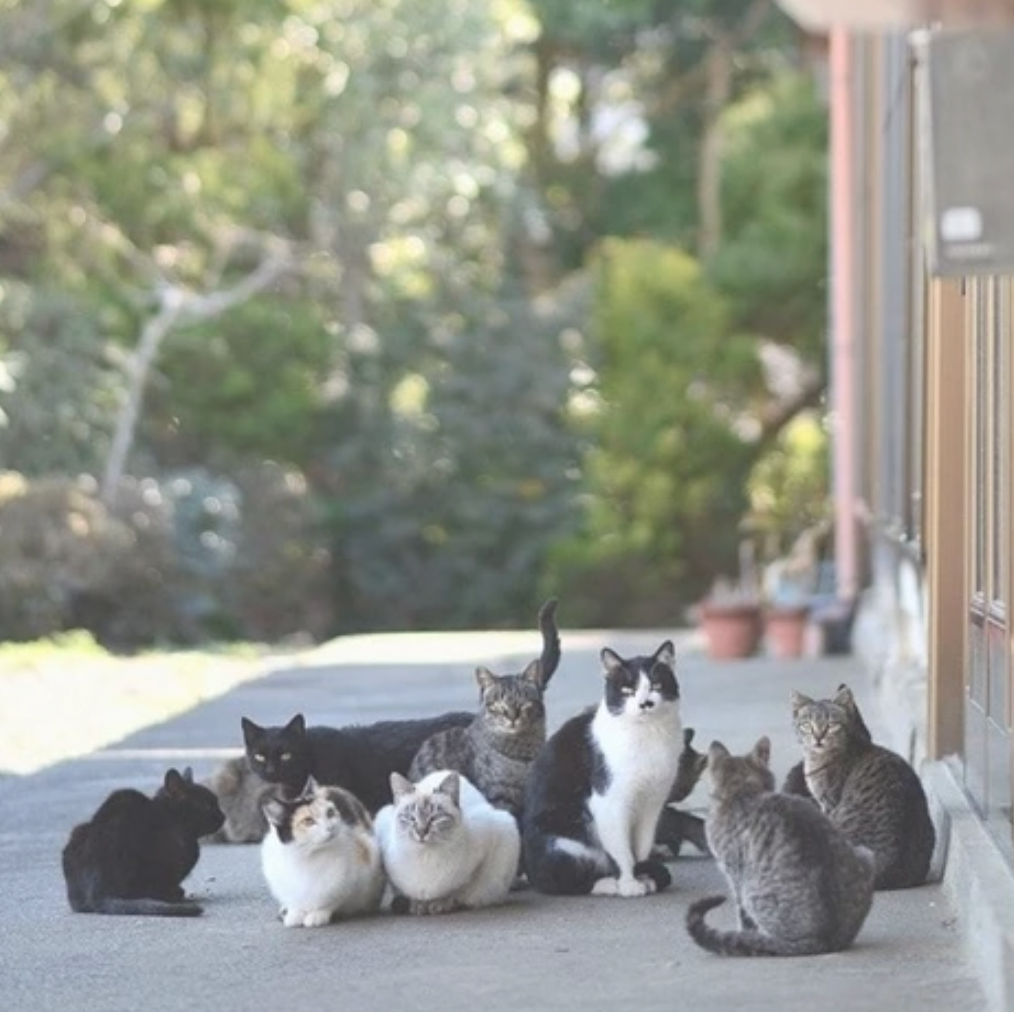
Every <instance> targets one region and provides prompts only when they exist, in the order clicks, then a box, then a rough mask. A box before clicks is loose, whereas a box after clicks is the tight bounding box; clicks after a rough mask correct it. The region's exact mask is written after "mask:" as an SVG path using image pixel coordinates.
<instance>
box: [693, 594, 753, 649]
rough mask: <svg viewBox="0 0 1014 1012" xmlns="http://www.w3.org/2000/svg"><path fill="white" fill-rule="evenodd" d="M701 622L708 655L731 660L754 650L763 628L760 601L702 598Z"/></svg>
mask: <svg viewBox="0 0 1014 1012" xmlns="http://www.w3.org/2000/svg"><path fill="white" fill-rule="evenodd" d="M700 622H701V629H702V631H703V632H704V637H705V640H706V642H707V650H708V656H709V657H713V658H714V659H715V660H732V659H733V658H737V657H750V656H752V655H753V654H755V653H756V652H757V647H758V646H759V644H760V639H761V631H762V626H761V609H760V605H758V604H756V603H753V602H750V601H703V602H702V603H701V605H700Z"/></svg>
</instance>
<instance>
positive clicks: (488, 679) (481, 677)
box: [475, 664, 496, 693]
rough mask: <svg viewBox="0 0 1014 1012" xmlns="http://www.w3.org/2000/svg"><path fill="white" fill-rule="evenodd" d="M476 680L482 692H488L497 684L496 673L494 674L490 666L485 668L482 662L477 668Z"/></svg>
mask: <svg viewBox="0 0 1014 1012" xmlns="http://www.w3.org/2000/svg"><path fill="white" fill-rule="evenodd" d="M475 681H476V684H477V685H478V686H479V691H480V692H483V693H485V692H488V691H489V690H490V689H492V688H493V686H494V685H496V675H494V674H493V672H492V671H490V670H489V668H484V667H483V666H482V665H481V664H480V665H479V667H477V668H476V669H475Z"/></svg>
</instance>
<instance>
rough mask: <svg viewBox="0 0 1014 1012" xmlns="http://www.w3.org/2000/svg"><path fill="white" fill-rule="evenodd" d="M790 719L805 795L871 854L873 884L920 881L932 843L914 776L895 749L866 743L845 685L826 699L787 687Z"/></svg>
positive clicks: (884, 886) (931, 828) (903, 885)
mask: <svg viewBox="0 0 1014 1012" xmlns="http://www.w3.org/2000/svg"><path fill="white" fill-rule="evenodd" d="M792 722H793V725H794V727H795V730H796V736H797V737H798V739H799V742H800V744H801V745H802V747H803V772H804V774H805V778H806V785H807V788H808V789H809V792H810V794H811V795H812V796H813V798H814V800H816V802H817V804H818V805H819V806H820V808H821V810H822V811H823V812H824V813H825V814H826V815H827V816H828V818H830V820H831V821H832V822H833V823H834V824H835V825H836V826H837V827H838V828H839V829H840V830H841V831H842V832H843V833H844V834H845V836H846V837H847V838H848V839H849V840H851V841H852V843H854V844H856V845H862V846H864V847H867V848H868V849H869V850H871V851H872V852H873V854H874V856H875V858H876V870H877V874H876V882H875V885H876V888H877V889H907V888H910V887H912V886H918V885H922V884H923V883H924V882H925V881H926V877H927V875H928V873H929V868H930V861H931V859H932V857H933V848H934V845H935V843H936V830H935V829H934V826H933V820H932V818H931V817H930V813H929V804H928V802H927V799H926V792H925V790H923V786H922V781H921V780H920V779H919V775H918V774H917V773H916V772H915V770H914V769H912V767H911V766H910V765H909V764H908V763H907V762H906V761H905V760H904V759H902V757H901V756H900V755H897V754H896V753H894V752H891V751H890V750H889V749H886V748H883V747H882V746H880V745H875V744H874V743H873V741H872V740H871V738H870V732H869V730H868V729H867V727H866V724H865V723H864V721H863V719H862V716H861V715H860V713H859V709H858V707H857V706H856V702H855V698H854V697H853V695H852V691H851V690H850V689H849V687H848V686H847V685H842V686H841V687H840V688H839V690H838V693H837V695H836V696H835V697H834V699H820V700H814V699H811V698H810V697H809V696H804V695H803V694H802V693H801V692H793V693H792Z"/></svg>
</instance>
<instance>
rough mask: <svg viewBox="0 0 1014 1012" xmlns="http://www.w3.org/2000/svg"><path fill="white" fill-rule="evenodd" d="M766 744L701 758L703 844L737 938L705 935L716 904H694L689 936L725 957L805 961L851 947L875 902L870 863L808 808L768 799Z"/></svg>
mask: <svg viewBox="0 0 1014 1012" xmlns="http://www.w3.org/2000/svg"><path fill="white" fill-rule="evenodd" d="M770 757H771V743H770V742H769V740H768V739H767V738H761V739H760V740H759V741H758V742H757V744H756V745H755V746H754V748H753V751H752V752H750V753H748V754H747V755H745V756H732V755H730V754H729V751H728V749H726V748H725V746H724V745H722V744H721V743H720V742H714V743H712V745H711V749H710V750H709V753H708V772H709V775H710V778H711V799H712V804H711V810H710V812H709V814H708V820H707V833H708V843H709V844H710V845H711V850H712V853H713V854H714V855H715V858H716V860H717V861H718V864H719V867H720V868H721V869H722V871H723V873H724V874H725V877H726V879H727V880H728V883H729V888H730V889H731V891H732V895H733V897H734V899H735V901H736V904H737V907H738V913H739V930H738V931H721V930H718V929H716V928H713V927H710V926H709V925H708V924H707V922H706V921H705V914H706V913H707V912H708V911H709V910H712V909H714V908H715V907H717V906H720V905H721V904H722V903H724V902H725V898H724V897H722V896H709V897H707V898H705V899H701V900H698V901H697V902H695V903H693V904H692V905H691V906H690V909H689V911H688V912H687V930H688V931H689V932H690V936H691V938H693V940H694V941H695V942H696V943H697V944H698V945H699V946H701V948H703V949H707V950H708V951H709V952H715V953H718V954H720V955H727V956H805V955H811V954H815V953H820V952H838V951H840V950H842V949H845V948H847V947H848V946H849V945H851V944H852V941H853V940H854V939H855V937H856V935H857V934H858V933H859V929H860V928H861V927H862V926H863V922H864V921H865V920H866V915H867V914H868V913H869V910H870V906H871V905H872V902H873V855H872V854H871V853H870V852H869V851H867V850H865V849H863V848H855V847H853V846H852V844H850V843H849V842H848V840H846V839H845V837H844V836H843V835H842V834H841V833H840V832H839V831H838V830H837V829H836V828H835V827H834V826H833V825H832V823H831V821H830V820H829V819H828V818H827V817H826V816H825V815H823V814H822V813H821V811H820V810H819V809H818V808H817V806H816V805H814V804H813V803H812V802H810V801H806V800H805V799H803V798H798V797H795V796H793V795H789V794H778V793H776V792H775V779H774V776H773V775H772V773H771V769H770V766H769V762H770Z"/></svg>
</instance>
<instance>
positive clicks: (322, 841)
mask: <svg viewBox="0 0 1014 1012" xmlns="http://www.w3.org/2000/svg"><path fill="white" fill-rule="evenodd" d="M264 812H265V815H266V816H267V819H268V822H269V824H270V829H269V831H268V834H267V835H266V836H265V837H264V842H263V843H262V844H261V868H262V870H263V872H264V878H265V880H266V882H267V884H268V888H269V889H270V890H271V893H272V895H273V896H274V897H275V899H276V900H277V901H278V902H279V904H280V909H279V916H280V917H281V919H282V923H283V924H284V925H285V926H286V927H287V928H295V927H304V928H319V927H322V926H323V925H325V924H330V923H331V921H333V920H336V919H338V918H345V917H355V916H359V915H362V914H369V913H373V912H374V911H375V910H377V909H378V908H379V907H380V901H381V899H382V897H383V894H384V888H385V887H386V885H387V878H386V876H385V875H384V867H383V863H382V860H381V856H380V846H379V845H378V843H377V839H376V836H375V835H374V832H373V823H372V820H371V819H370V815H369V813H368V812H367V811H366V809H365V808H364V807H363V805H362V803H361V802H360V801H359V800H358V798H356V797H355V796H354V795H353V794H350V793H349V792H348V791H346V790H343V789H342V788H340V787H322V786H321V785H319V784H318V783H317V781H316V780H314V779H313V777H310V778H309V779H308V780H307V783H306V787H305V789H304V790H303V792H302V794H300V796H299V797H298V798H294V799H291V800H289V799H286V798H272V799H270V800H268V801H267V802H265V805H264Z"/></svg>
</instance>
